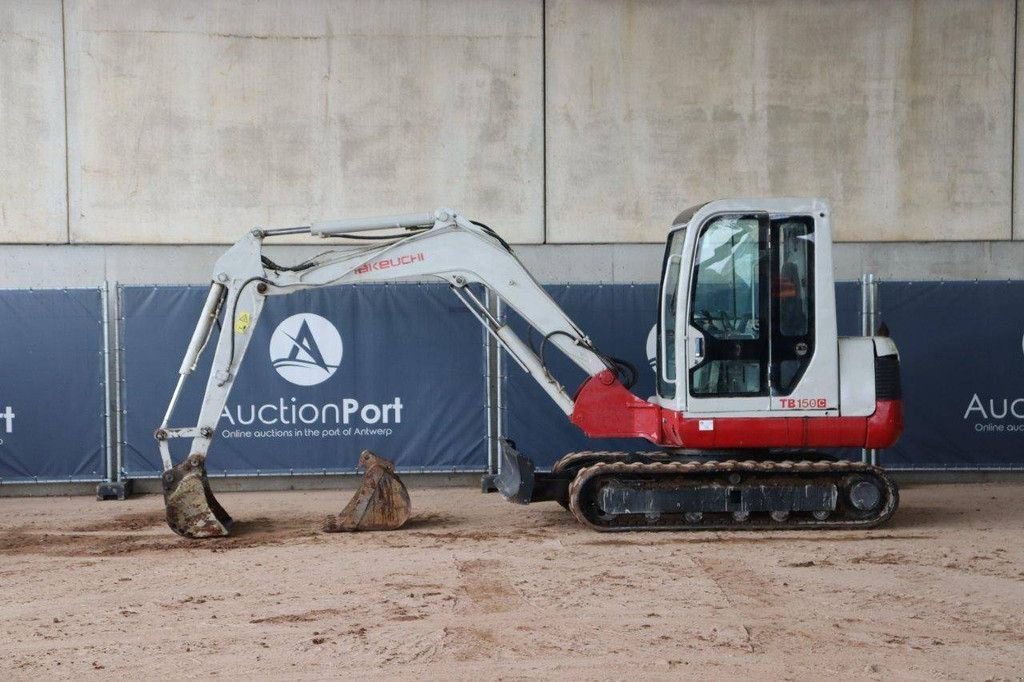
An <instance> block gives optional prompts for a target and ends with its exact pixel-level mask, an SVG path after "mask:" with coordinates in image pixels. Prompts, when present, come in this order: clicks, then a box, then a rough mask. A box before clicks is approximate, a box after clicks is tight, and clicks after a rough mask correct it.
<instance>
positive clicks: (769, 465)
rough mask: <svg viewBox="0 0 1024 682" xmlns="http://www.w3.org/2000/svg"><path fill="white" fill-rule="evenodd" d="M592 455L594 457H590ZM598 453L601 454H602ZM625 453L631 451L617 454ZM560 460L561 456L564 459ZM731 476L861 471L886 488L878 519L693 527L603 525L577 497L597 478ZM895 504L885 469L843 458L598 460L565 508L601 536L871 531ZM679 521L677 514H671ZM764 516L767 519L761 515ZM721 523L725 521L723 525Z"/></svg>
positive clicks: (797, 518) (580, 477)
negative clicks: (642, 532) (666, 532)
mask: <svg viewBox="0 0 1024 682" xmlns="http://www.w3.org/2000/svg"><path fill="white" fill-rule="evenodd" d="M573 454H574V455H575V454H590V453H573ZM595 454H596V453H595ZM602 454H603V453H602ZM622 454H624V455H628V454H632V453H622ZM563 459H564V458H563ZM730 473H747V474H766V475H768V476H771V475H774V474H780V475H785V474H794V473H796V474H803V473H807V474H823V475H829V474H835V475H836V478H837V479H839V478H840V477H843V476H847V475H850V474H857V473H863V474H865V475H869V476H871V475H873V476H875V477H877V478H878V479H879V480H881V481H882V482H883V483H884V485H885V491H884V492H885V493H887V497H886V499H885V500H884V502H883V504H882V509H881V511H880V513H879V514H878V515H877V516H872V517H870V518H867V519H849V518H847V519H843V518H836V519H832V518H829V519H825V520H824V521H818V520H816V519H814V518H813V517H805V516H803V515H795V514H794V515H790V517H789V518H788V519H787V520H786V521H774V520H771V519H770V517H767V518H761V515H758V516H756V517H755V516H751V517H750V518H749V519H748V520H746V521H735V520H733V519H732V517H731V515H728V514H719V515H716V517H717V516H721V517H724V518H722V519H718V520H717V521H716V520H712V519H708V518H707V517H705V518H704V519H702V520H701V521H698V522H695V523H688V522H685V521H684V522H682V523H679V522H676V523H662V522H659V521H660V520H656V521H650V520H647V519H646V518H645V517H644V516H643V515H641V514H635V515H633V514H631V515H629V517H628V520H632V521H633V522H632V523H623V524H621V525H604V524H602V523H600V522H596V521H595V520H593V519H591V518H589V517H588V516H587V515H586V512H585V510H584V509H583V505H582V499H583V498H582V497H581V495H582V494H583V493H584V492H585V490H584V489H585V488H586V487H587V485H588V483H591V482H592V481H594V480H595V479H597V478H599V477H602V476H618V477H620V478H621V477H625V478H628V477H631V476H636V477H641V476H642V477H651V476H655V477H660V478H669V477H679V476H682V477H685V476H688V475H693V474H700V475H707V474H712V475H713V474H730ZM898 506H899V491H898V489H897V488H896V485H895V484H894V483H893V482H892V480H890V479H889V477H888V476H887V475H886V474H885V471H884V470H882V469H880V468H879V467H875V466H871V465H870V464H864V463H861V462H850V461H846V460H839V461H834V462H833V461H825V460H804V461H779V462H774V461H760V462H758V461H752V460H748V461H742V462H740V461H736V460H726V461H720V462H719V461H708V462H655V463H639V464H627V463H624V462H601V463H598V464H593V465H591V466H588V467H585V468H583V469H581V470H580V471H579V473H578V474H577V475H576V477H575V478H574V479H573V481H572V484H571V485H570V486H569V509H570V511H572V513H573V516H575V517H576V520H577V521H579V522H580V523H582V524H583V525H585V526H588V527H590V528H593V529H594V530H598V531H604V532H615V531H636V530H725V529H729V530H761V529H769V530H786V529H826V528H827V529H844V528H847V529H848V528H871V527H874V526H877V525H879V524H881V523H883V522H885V521H887V520H888V519H889V518H890V517H891V516H892V515H893V513H894V512H895V511H896V508H897V507H898ZM673 516H674V517H678V516H679V515H673ZM765 516H767V515H765ZM637 517H640V518H641V519H644V523H639V524H638V523H636V522H635V521H636V518H637ZM725 519H728V521H725V522H723V521H724V520H725ZM624 520H627V519H624Z"/></svg>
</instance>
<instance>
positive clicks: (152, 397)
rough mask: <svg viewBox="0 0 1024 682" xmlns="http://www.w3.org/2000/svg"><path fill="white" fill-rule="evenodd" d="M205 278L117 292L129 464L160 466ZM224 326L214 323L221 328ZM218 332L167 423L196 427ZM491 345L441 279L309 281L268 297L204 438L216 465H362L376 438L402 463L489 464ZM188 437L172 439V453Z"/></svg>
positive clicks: (329, 468) (436, 466)
mask: <svg viewBox="0 0 1024 682" xmlns="http://www.w3.org/2000/svg"><path fill="white" fill-rule="evenodd" d="M206 293H207V288H206V287H201V288H199V287H125V288H123V289H122V290H121V296H122V311H123V317H124V327H123V345H124V355H123V366H124V381H125V394H124V401H125V406H126V409H127V414H126V418H125V419H126V423H125V464H124V466H125V469H126V470H127V473H128V475H129V476H136V477H137V476H151V475H154V474H156V473H158V472H159V470H160V459H159V455H158V451H157V446H156V442H155V441H154V440H153V431H154V429H155V428H156V427H157V426H158V425H159V423H160V420H161V418H162V417H163V413H164V410H165V409H166V407H167V402H168V400H169V399H170V396H171V392H172V391H173V389H174V385H175V382H176V380H177V370H178V365H179V364H180V362H181V358H182V355H183V354H184V351H185V347H186V346H187V345H188V340H189V338H190V336H191V334H192V330H193V329H194V327H195V325H196V320H197V318H198V316H199V312H200V310H201V308H202V305H203V301H204V299H205V297H206ZM215 334H216V332H215ZM215 343H216V339H215V338H214V339H211V341H210V346H211V347H210V348H208V349H207V351H206V353H205V354H204V357H203V359H202V362H201V363H200V365H199V367H198V368H197V370H196V372H195V373H194V374H193V376H192V377H190V379H189V382H188V384H187V385H186V391H185V394H184V395H183V397H182V400H181V402H180V403H179V406H178V408H177V410H176V412H175V416H174V417H173V419H172V420H171V425H172V426H195V425H196V422H195V420H196V415H197V414H198V411H199V405H200V401H201V399H202V393H203V390H204V389H205V385H206V380H207V377H208V376H209V370H210V364H211V361H212V356H213V345H214V344H215ZM484 372H485V348H484V336H483V331H482V330H481V328H480V325H479V323H478V322H477V321H476V319H475V318H474V317H473V316H472V315H471V314H470V313H469V312H468V311H467V310H466V309H465V308H464V307H463V306H462V304H461V303H460V302H459V301H458V299H457V298H456V297H455V296H454V295H452V293H451V292H450V291H449V290H448V287H447V286H445V285H441V284H380V285H358V286H343V287H334V288H323V289H312V290H307V291H303V292H300V293H296V294H291V295H288V296H272V297H270V298H268V300H267V304H266V306H265V308H264V311H263V314H262V316H261V318H260V320H259V322H258V324H257V326H256V330H255V332H254V337H253V339H252V341H251V343H250V345H249V349H248V352H247V353H246V357H245V359H244V361H243V362H242V365H241V368H240V370H239V374H238V379H237V380H236V382H235V385H234V388H233V390H232V392H231V395H230V397H229V399H228V404H227V406H226V408H225V410H224V413H223V414H222V417H221V420H220V423H219V424H218V426H217V430H216V434H217V435H216V437H215V438H214V441H213V444H212V445H211V446H210V451H209V459H208V461H207V468H208V470H209V472H210V474H211V475H218V474H223V473H228V474H256V473H259V474H282V473H284V474H287V473H331V472H350V471H352V470H354V468H355V465H356V462H357V459H358V457H359V453H360V451H361V450H362V449H363V448H369V449H371V450H374V451H375V452H378V453H379V454H381V455H383V456H385V457H388V458H390V459H392V460H393V461H395V463H396V465H397V466H398V468H399V470H402V471H410V470H425V471H444V470H452V469H454V468H458V469H466V470H477V471H482V470H484V469H486V465H487V451H486V435H487V415H486V402H487V401H486V387H485V381H484ZM187 448H188V441H185V440H181V441H176V442H173V443H172V452H173V453H174V460H175V462H179V461H181V459H183V458H184V457H185V456H187V454H188V452H187Z"/></svg>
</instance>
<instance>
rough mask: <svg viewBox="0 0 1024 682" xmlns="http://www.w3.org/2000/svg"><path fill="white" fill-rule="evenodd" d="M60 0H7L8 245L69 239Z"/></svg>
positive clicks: (0, 62)
mask: <svg viewBox="0 0 1024 682" xmlns="http://www.w3.org/2000/svg"><path fill="white" fill-rule="evenodd" d="M62 41H63V35H62V29H61V3H60V0H25V1H17V0H0V243H11V242H36V243H43V242H65V241H67V236H68V233H67V219H68V214H67V184H66V173H67V165H66V164H67V157H66V155H65V147H64V57H63V45H62Z"/></svg>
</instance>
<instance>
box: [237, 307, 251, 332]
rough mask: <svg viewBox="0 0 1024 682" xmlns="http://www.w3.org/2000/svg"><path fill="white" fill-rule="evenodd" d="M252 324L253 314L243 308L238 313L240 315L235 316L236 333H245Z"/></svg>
mask: <svg viewBox="0 0 1024 682" xmlns="http://www.w3.org/2000/svg"><path fill="white" fill-rule="evenodd" d="M250 324H252V315H250V314H249V313H247V312H245V311H244V310H243V311H242V312H240V313H238V317H236V318H235V333H236V334H242V333H244V332H245V330H246V329H248V328H249V325H250Z"/></svg>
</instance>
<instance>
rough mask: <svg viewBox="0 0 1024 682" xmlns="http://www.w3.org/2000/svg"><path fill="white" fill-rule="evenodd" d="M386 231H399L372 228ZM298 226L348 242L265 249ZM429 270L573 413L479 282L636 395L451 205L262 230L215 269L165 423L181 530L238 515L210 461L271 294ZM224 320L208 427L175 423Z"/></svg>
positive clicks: (592, 372) (509, 258)
mask: <svg viewBox="0 0 1024 682" xmlns="http://www.w3.org/2000/svg"><path fill="white" fill-rule="evenodd" d="M384 230H387V231H390V232H389V234H388V235H385V236H376V235H374V236H369V235H367V234H366V233H367V232H378V231H384ZM396 230H397V232H396ZM298 233H308V234H310V235H312V236H314V237H321V238H339V239H341V240H342V241H343V242H344V243H343V244H342V245H341V246H339V247H338V248H332V249H329V250H327V251H325V252H323V253H321V254H319V255H317V256H315V257H313V258H311V259H309V260H307V261H304V262H302V263H298V264H295V265H279V264H277V263H275V262H273V261H272V260H271V259H269V258H268V257H267V256H266V255H265V254H264V253H263V245H264V242H265V240H267V239H271V238H273V237H275V236H279V235H284V234H298ZM354 233H359V234H354ZM425 278H436V279H440V280H443V281H445V282H447V283H448V284H449V285H450V286H451V288H452V291H453V292H454V293H455V295H456V296H457V297H458V298H459V299H460V300H461V301H462V302H463V303H464V304H465V305H466V307H467V308H469V310H470V311H471V312H472V313H473V314H474V315H475V316H476V318H477V319H478V320H479V321H480V322H481V324H483V325H484V327H485V328H486V329H487V331H488V332H489V333H490V334H491V335H493V336H494V338H495V339H496V340H497V341H498V343H499V344H500V345H501V346H502V347H504V348H505V350H506V351H507V352H508V353H509V355H510V356H511V357H512V358H513V359H514V360H515V361H516V362H517V364H519V366H520V367H522V369H523V370H524V371H526V372H527V373H528V374H529V375H530V376H531V377H533V378H534V379H535V380H536V381H537V383H538V384H539V385H540V386H541V388H542V389H543V390H544V391H545V392H546V393H547V394H548V395H549V396H550V397H551V399H552V400H554V402H555V403H556V404H557V405H558V406H559V408H561V409H562V411H563V412H565V413H566V414H567V415H570V416H571V415H572V414H573V412H574V406H575V403H574V399H573V398H572V397H571V396H570V395H569V394H568V393H567V392H566V390H565V388H564V387H563V386H562V385H561V384H560V383H559V382H558V381H557V380H556V379H555V378H554V377H553V376H552V375H551V374H550V372H548V370H547V368H546V367H545V366H544V363H543V362H542V360H541V358H540V357H538V355H537V353H535V352H534V351H533V350H532V349H531V348H530V346H528V345H527V344H526V343H524V342H523V340H522V339H521V338H519V336H517V335H516V334H515V333H514V332H513V331H512V329H511V328H510V327H509V326H508V325H506V324H504V323H502V322H501V321H500V320H498V319H496V318H495V317H494V316H492V315H491V314H490V312H489V311H488V309H487V307H486V306H485V305H484V303H483V302H482V301H481V300H480V298H479V297H478V296H477V295H476V293H474V290H473V288H472V287H471V285H483V286H484V287H486V288H488V289H489V290H490V291H491V292H493V293H494V294H496V295H497V296H498V297H500V299H501V300H502V301H503V302H504V303H505V304H507V305H508V306H510V307H511V308H513V309H514V310H515V311H516V312H517V313H519V315H520V316H522V317H523V319H524V320H525V321H526V322H527V324H529V325H530V326H531V327H533V328H534V329H536V330H537V331H538V332H539V333H540V334H541V335H542V336H543V338H544V342H545V344H551V345H553V346H555V347H556V348H558V349H559V350H560V351H561V352H562V353H564V354H565V355H566V356H567V357H568V358H569V359H570V360H572V362H573V363H575V364H576V365H577V366H579V367H580V368H581V369H582V370H583V371H584V372H585V373H586V374H587V375H588V377H591V378H593V377H598V376H600V377H602V378H603V379H604V381H605V385H610V384H612V383H614V384H616V386H617V387H618V388H620V389H621V390H622V391H623V392H625V389H622V388H621V386H620V385H618V382H617V380H615V375H616V374H617V372H618V367H617V365H616V361H615V360H613V359H612V358H609V357H607V356H604V355H602V354H601V353H600V352H599V351H598V350H597V349H596V348H594V346H593V344H592V343H591V341H590V340H589V339H588V338H587V337H586V335H585V334H584V333H583V332H582V331H581V330H580V329H579V327H577V326H576V324H575V323H574V322H573V321H572V320H570V319H569V318H568V317H567V316H566V314H565V313H564V312H563V311H562V310H561V308H560V307H559V306H558V304H557V303H555V301H554V300H553V299H552V298H551V297H550V296H549V295H548V294H547V292H546V291H544V289H543V287H541V285H540V284H539V283H538V282H537V281H536V280H535V279H534V278H533V277H532V276H531V275H530V273H529V272H528V271H527V270H526V268H525V267H523V265H522V263H521V262H520V261H519V259H518V258H517V257H516V256H515V254H514V253H513V252H512V250H511V248H510V247H509V246H508V245H507V244H506V243H505V242H504V241H503V240H502V239H501V238H500V237H499V236H498V235H497V234H495V233H494V232H493V231H492V230H491V229H490V228H488V227H487V226H485V225H483V224H481V223H476V222H473V221H470V220H467V219H466V218H464V217H463V216H461V215H459V214H457V213H455V212H454V211H452V210H450V209H439V210H437V211H434V212H433V213H419V214H409V215H398V216H388V217H382V218H368V219H355V220H332V221H325V222H317V223H313V224H312V225H309V226H303V227H296V228H281V229H255V230H253V231H252V232H250V233H248V234H246V235H245V236H244V237H242V238H241V239H240V240H239V241H238V242H237V243H235V244H234V245H233V246H232V247H231V248H230V249H229V250H228V251H227V252H226V253H225V254H224V255H223V256H222V257H221V258H220V259H219V260H218V261H217V264H216V266H215V267H214V274H213V282H212V284H211V286H210V292H209V295H208V296H207V299H206V303H205V305H204V306H203V310H202V313H201V315H200V318H199V322H198V324H197V326H196V329H195V332H194V333H193V335H192V339H191V341H190V342H189V345H188V349H187V350H186V352H185V357H184V359H183V361H182V363H181V366H180V368H179V371H178V374H179V377H178V383H177V386H176V387H175V390H174V393H173V395H172V397H171V401H170V404H169V405H168V408H167V411H166V413H165V415H164V418H163V421H162V422H161V424H160V427H159V428H158V429H157V430H156V434H155V436H156V439H157V441H158V443H159V447H160V455H161V460H162V464H163V469H164V474H163V485H164V493H165V501H166V504H167V510H168V522H169V524H170V525H171V527H172V528H174V529H175V530H176V531H177V532H179V533H181V534H183V535H187V536H190V537H206V536H210V535H225V534H227V532H228V527H229V525H230V517H229V516H228V515H227V514H226V513H225V512H224V510H223V508H221V507H220V505H219V504H218V503H217V501H216V499H215V498H214V497H213V493H212V492H211V490H210V488H209V483H208V481H207V479H206V469H205V459H206V455H207V452H208V450H209V447H210V443H211V442H212V440H213V437H214V434H215V433H216V430H217V423H218V421H219V419H220V416H221V414H222V412H223V410H224V406H225V404H226V402H227V399H228V396H229V394H230V392H231V387H232V385H233V384H234V381H235V379H236V377H237V374H238V368H239V367H240V365H241V363H242V359H243V358H244V356H245V352H246V349H247V348H248V346H249V343H250V341H251V339H252V335H253V332H254V330H255V327H256V324H257V323H258V321H259V319H260V315H261V313H262V310H263V305H264V303H265V301H266V298H267V297H268V296H281V295H286V294H290V293H294V292H297V291H301V290H303V289H309V288H314V287H323V286H332V285H341V284H366V283H372V282H382V281H393V280H395V279H425ZM220 318H223V323H222V324H221V325H220V333H219V336H218V339H217V343H216V350H215V354H214V358H213V366H212V369H211V371H210V376H209V378H208V380H207V384H206V391H205V394H204V397H203V402H202V406H201V408H200V412H199V417H198V420H197V423H196V425H195V426H189V427H172V426H171V419H172V418H173V415H174V410H175V407H176V405H177V402H178V399H179V398H180V396H181V392H182V389H183V387H184V384H185V381H186V379H187V378H188V376H189V375H190V374H191V373H192V372H193V371H194V370H195V368H196V365H197V363H198V360H199V357H200V355H201V354H202V352H203V350H204V349H205V348H206V346H207V344H208V342H209V341H210V339H211V337H212V336H213V331H214V328H215V325H216V322H217V321H218V319H220ZM627 395H628V393H627ZM629 397H632V396H629ZM634 399H635V398H634ZM635 400H636V399H635ZM637 402H642V401H639V400H637ZM645 404H646V403H645ZM178 438H186V439H188V438H190V439H191V440H192V444H191V448H190V455H189V456H188V458H187V459H186V460H185V461H184V462H182V463H180V464H179V465H177V466H175V465H174V462H173V460H172V457H171V450H170V441H171V440H173V439H178Z"/></svg>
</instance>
